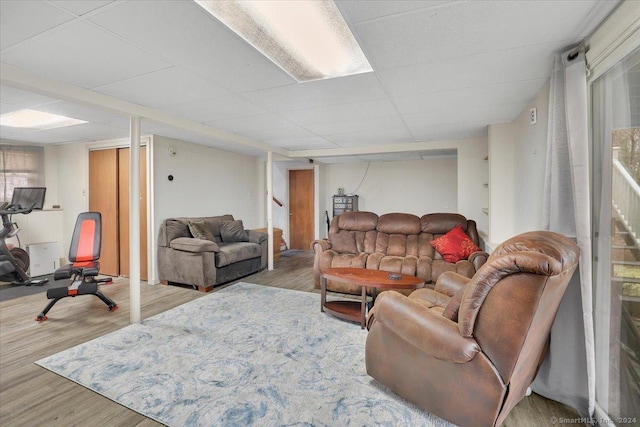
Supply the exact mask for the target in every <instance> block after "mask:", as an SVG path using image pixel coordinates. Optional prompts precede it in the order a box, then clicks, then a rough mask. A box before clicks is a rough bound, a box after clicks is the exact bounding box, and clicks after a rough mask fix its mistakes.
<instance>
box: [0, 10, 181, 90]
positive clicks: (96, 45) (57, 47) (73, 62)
mask: <svg viewBox="0 0 640 427" xmlns="http://www.w3.org/2000/svg"><path fill="white" fill-rule="evenodd" d="M2 62H5V63H7V64H10V65H14V66H16V67H19V68H24V69H26V70H29V71H31V72H34V73H36V74H40V75H43V76H48V77H49V78H52V79H55V80H62V81H65V82H69V83H72V84H74V85H77V86H81V87H84V88H91V87H96V86H102V85H105V84H108V83H113V82H116V81H119V80H124V79H128V78H131V77H134V76H139V75H141V74H146V73H150V72H152V71H157V70H161V69H163V68H168V67H170V66H171V65H172V64H170V63H169V62H167V61H164V60H162V59H160V58H158V57H156V56H154V55H151V54H149V53H147V52H145V51H143V50H141V49H139V48H137V47H135V46H133V45H131V44H129V43H127V42H125V41H123V40H121V39H120V38H118V37H115V36H113V35H111V34H108V33H106V32H105V31H103V30H101V29H98V28H96V27H94V26H92V25H90V24H87V23H84V22H78V23H74V24H73V25H69V26H65V27H64V28H62V29H60V30H57V31H54V32H51V33H50V34H49V35H48V37H46V38H33V39H30V40H28V41H26V42H24V43H23V44H21V45H20V46H19V47H18V48H15V49H11V50H10V51H9V52H7V53H3V54H2Z"/></svg>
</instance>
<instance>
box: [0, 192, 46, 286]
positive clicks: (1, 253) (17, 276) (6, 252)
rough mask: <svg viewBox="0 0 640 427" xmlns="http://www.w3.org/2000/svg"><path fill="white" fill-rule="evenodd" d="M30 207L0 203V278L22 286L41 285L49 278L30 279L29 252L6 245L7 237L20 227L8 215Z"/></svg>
mask: <svg viewBox="0 0 640 427" xmlns="http://www.w3.org/2000/svg"><path fill="white" fill-rule="evenodd" d="M32 209H33V206H32V207H29V208H23V207H22V206H20V205H14V204H11V203H7V202H4V203H3V204H2V205H0V217H1V218H2V229H1V230H0V280H1V281H4V282H11V284H13V285H23V286H31V285H35V286H42V285H44V284H45V283H47V282H48V281H49V279H32V278H31V277H29V275H28V274H27V270H29V263H30V260H29V254H28V253H27V251H25V250H24V249H21V248H11V249H9V248H8V247H7V242H6V239H7V237H13V236H15V235H16V234H18V232H19V231H20V229H19V228H18V227H17V226H16V224H15V223H13V222H12V221H11V218H10V215H13V214H28V213H30V212H31V210H32Z"/></svg>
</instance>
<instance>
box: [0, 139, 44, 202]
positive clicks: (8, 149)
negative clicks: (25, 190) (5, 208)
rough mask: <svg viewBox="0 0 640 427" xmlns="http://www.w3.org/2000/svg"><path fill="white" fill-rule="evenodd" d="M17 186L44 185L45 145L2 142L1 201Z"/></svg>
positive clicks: (0, 149) (0, 150) (6, 198)
mask: <svg viewBox="0 0 640 427" xmlns="http://www.w3.org/2000/svg"><path fill="white" fill-rule="evenodd" d="M15 187H44V147H37V146H29V145H9V144H0V201H1V202H10V201H11V196H12V195H13V189H14V188H15Z"/></svg>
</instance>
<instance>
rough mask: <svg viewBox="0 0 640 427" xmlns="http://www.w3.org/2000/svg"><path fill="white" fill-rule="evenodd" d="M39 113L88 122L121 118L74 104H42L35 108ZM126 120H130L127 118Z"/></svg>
mask: <svg viewBox="0 0 640 427" xmlns="http://www.w3.org/2000/svg"><path fill="white" fill-rule="evenodd" d="M34 108H35V109H36V110H38V111H44V112H47V113H52V114H59V115H62V116H66V117H71V118H74V119H79V120H84V121H87V122H108V121H111V120H116V119H118V118H119V117H121V116H118V115H117V114H113V113H109V112H107V111H104V110H98V109H96V108H91V107H85V106H83V105H78V104H75V103H72V102H66V101H55V102H51V103H47V104H41V105H38V106H36V107H34ZM126 120H129V119H128V118H126Z"/></svg>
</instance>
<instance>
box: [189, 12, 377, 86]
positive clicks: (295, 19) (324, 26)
mask: <svg viewBox="0 0 640 427" xmlns="http://www.w3.org/2000/svg"><path fill="white" fill-rule="evenodd" d="M194 1H195V2H196V3H198V4H199V5H200V6H202V8H204V9H205V10H206V11H207V12H209V13H210V14H211V15H213V16H214V17H215V18H217V19H218V20H219V21H221V22H222V23H223V24H225V25H226V26H227V27H229V28H230V29H231V30H232V31H233V32H235V33H236V34H238V35H239V36H240V37H242V38H243V39H244V40H246V41H247V42H248V43H249V44H250V45H252V46H253V47H254V48H256V49H257V50H259V51H260V52H261V53H262V54H263V55H265V56H266V57H267V58H269V59H270V60H271V61H273V62H274V63H275V64H276V65H278V66H279V67H280V68H282V69H283V70H284V71H286V72H287V73H289V75H291V76H292V77H293V78H295V79H296V80H297V81H298V82H308V81H311V80H320V79H330V78H334V77H342V76H349V75H352V74H360V73H367V72H370V71H373V69H372V68H371V65H370V64H369V61H368V60H367V58H366V57H365V56H364V53H363V52H362V49H360V46H359V45H358V42H357V41H356V39H355V37H354V36H353V34H352V33H351V30H350V29H349V26H348V25H347V23H346V22H345V20H344V18H343V17H342V15H341V14H340V11H339V10H338V7H337V6H336V5H335V3H334V2H333V1H332V0H275V1H272V0H260V1H247V0H244V1H242V0H241V1H216V0H194Z"/></svg>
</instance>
